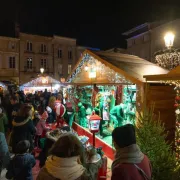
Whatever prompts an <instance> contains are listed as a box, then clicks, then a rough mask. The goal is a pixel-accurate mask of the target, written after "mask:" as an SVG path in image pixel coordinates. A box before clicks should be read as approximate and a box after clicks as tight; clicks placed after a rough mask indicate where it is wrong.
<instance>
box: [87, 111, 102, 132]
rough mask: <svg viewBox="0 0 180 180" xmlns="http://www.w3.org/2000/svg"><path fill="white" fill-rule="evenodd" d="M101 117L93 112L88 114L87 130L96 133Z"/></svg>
mask: <svg viewBox="0 0 180 180" xmlns="http://www.w3.org/2000/svg"><path fill="white" fill-rule="evenodd" d="M101 119H102V118H101V117H100V116H98V115H97V114H95V113H94V112H93V114H92V115H91V116H90V118H89V130H90V131H91V132H92V133H96V132H98V131H99V126H100V121H101Z"/></svg>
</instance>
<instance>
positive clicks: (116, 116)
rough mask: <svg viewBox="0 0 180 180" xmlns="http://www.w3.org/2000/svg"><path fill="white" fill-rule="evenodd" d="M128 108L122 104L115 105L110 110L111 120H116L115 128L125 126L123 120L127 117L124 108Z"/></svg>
mask: <svg viewBox="0 0 180 180" xmlns="http://www.w3.org/2000/svg"><path fill="white" fill-rule="evenodd" d="M125 108H126V105H125V104H120V105H117V106H114V107H113V108H112V109H111V111H110V116H111V120H112V121H113V122H114V128H116V127H120V126H123V121H124V118H125V114H124V109H125Z"/></svg>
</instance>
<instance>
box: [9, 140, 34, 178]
mask: <svg viewBox="0 0 180 180" xmlns="http://www.w3.org/2000/svg"><path fill="white" fill-rule="evenodd" d="M29 148H30V142H29V141H27V140H24V141H20V142H19V143H18V144H17V146H16V149H15V157H14V158H13V159H12V160H11V161H10V164H9V166H8V168H7V173H6V178H7V179H13V180H25V179H26V180H33V176H32V168H33V167H34V166H35V164H36V160H35V158H34V156H33V155H31V154H29Z"/></svg>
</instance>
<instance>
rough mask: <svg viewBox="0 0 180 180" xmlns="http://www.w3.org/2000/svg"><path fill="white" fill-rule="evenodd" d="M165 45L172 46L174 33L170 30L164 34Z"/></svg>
mask: <svg viewBox="0 0 180 180" xmlns="http://www.w3.org/2000/svg"><path fill="white" fill-rule="evenodd" d="M164 41H165V46H166V47H167V48H168V49H169V48H171V47H172V46H173V43H174V34H173V33H172V32H168V33H167V34H166V35H165V36H164Z"/></svg>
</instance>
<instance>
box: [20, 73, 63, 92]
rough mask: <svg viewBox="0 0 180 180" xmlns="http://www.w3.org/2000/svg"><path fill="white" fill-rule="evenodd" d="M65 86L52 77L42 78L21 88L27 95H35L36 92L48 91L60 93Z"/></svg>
mask: <svg viewBox="0 0 180 180" xmlns="http://www.w3.org/2000/svg"><path fill="white" fill-rule="evenodd" d="M62 86H64V85H62V84H61V83H60V82H59V81H57V80H56V79H53V78H52V77H50V76H43V75H42V76H40V77H38V78H36V79H33V80H31V81H30V82H28V83H25V84H23V85H21V86H20V90H23V91H24V93H25V94H27V93H34V92H35V91H44V90H45V89H47V91H49V92H55V91H59V89H60V88H61V87H62Z"/></svg>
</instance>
